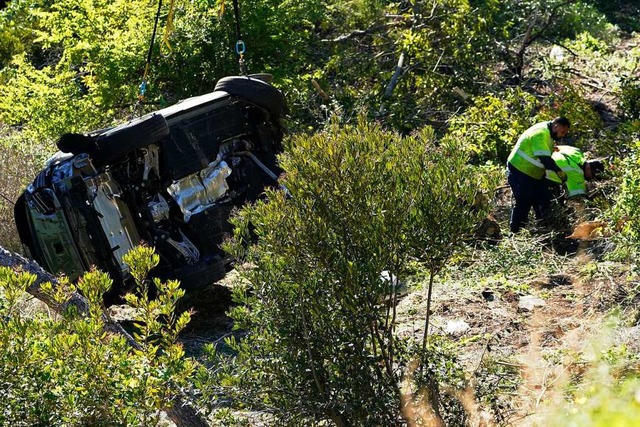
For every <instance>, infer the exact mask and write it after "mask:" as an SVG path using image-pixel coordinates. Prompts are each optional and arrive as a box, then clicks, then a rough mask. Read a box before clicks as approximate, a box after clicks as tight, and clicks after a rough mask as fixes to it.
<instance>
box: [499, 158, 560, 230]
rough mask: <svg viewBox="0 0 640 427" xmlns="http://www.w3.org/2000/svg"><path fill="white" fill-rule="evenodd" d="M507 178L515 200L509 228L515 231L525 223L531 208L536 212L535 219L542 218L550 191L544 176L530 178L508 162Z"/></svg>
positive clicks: (549, 198)
mask: <svg viewBox="0 0 640 427" xmlns="http://www.w3.org/2000/svg"><path fill="white" fill-rule="evenodd" d="M507 180H508V181H509V185H510V186H511V191H512V192H513V197H514V199H515V201H516V202H515V205H514V206H513V210H512V211H511V221H510V222H509V228H510V229H511V231H512V232H514V233H517V232H518V231H520V229H521V228H522V227H523V226H524V225H525V224H526V223H527V218H528V216H529V211H530V210H531V208H533V211H534V212H535V214H536V219H538V220H542V219H544V217H545V214H546V213H547V212H548V210H549V206H550V205H551V191H549V186H548V184H547V181H546V180H545V179H544V178H542V179H535V178H532V177H530V176H529V175H526V174H524V173H522V172H520V171H519V170H517V169H516V168H514V167H513V166H511V165H510V164H509V165H508V167H507Z"/></svg>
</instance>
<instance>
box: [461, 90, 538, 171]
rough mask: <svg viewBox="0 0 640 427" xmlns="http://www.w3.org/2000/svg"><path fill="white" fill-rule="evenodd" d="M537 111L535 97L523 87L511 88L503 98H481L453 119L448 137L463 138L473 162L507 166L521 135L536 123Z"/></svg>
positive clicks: (474, 100) (491, 96)
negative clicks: (532, 118) (534, 119)
mask: <svg viewBox="0 0 640 427" xmlns="http://www.w3.org/2000/svg"><path fill="white" fill-rule="evenodd" d="M537 108H538V102H537V100H536V98H535V97H534V96H533V95H531V94H528V93H526V92H524V91H523V90H521V89H520V88H514V89H508V90H507V91H506V92H505V93H504V96H503V97H500V96H497V95H486V96H479V97H476V98H474V99H473V105H471V106H470V107H469V108H468V109H467V110H466V111H465V112H464V113H463V114H461V115H460V116H457V117H454V118H453V119H452V120H451V122H450V126H449V137H452V138H455V139H464V141H465V149H466V150H467V151H468V152H469V153H470V155H471V156H472V159H473V161H474V163H484V162H487V161H491V162H494V163H499V164H505V163H506V161H507V157H508V156H509V153H510V152H511V149H512V148H513V146H514V144H515V142H516V140H517V139H518V137H519V136H520V134H521V133H522V132H523V131H524V130H525V129H527V128H528V127H529V126H531V125H532V124H533V122H532V120H531V117H532V116H533V115H534V114H535V113H536V111H537Z"/></svg>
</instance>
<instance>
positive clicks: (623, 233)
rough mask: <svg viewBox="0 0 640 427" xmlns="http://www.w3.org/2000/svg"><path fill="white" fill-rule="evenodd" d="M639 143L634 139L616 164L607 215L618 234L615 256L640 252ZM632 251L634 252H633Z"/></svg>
mask: <svg viewBox="0 0 640 427" xmlns="http://www.w3.org/2000/svg"><path fill="white" fill-rule="evenodd" d="M638 167H640V140H638V139H636V140H635V141H634V143H633V145H632V146H631V151H630V152H629V153H628V155H627V156H626V157H625V158H623V159H620V160H619V161H618V162H616V164H615V172H616V174H617V175H618V176H617V180H618V191H617V192H616V194H615V196H614V200H615V204H614V205H613V207H612V208H611V209H610V210H609V211H608V212H607V216H608V217H609V218H610V220H611V223H612V226H613V228H614V229H615V230H616V231H618V232H617V233H615V234H614V236H613V237H614V240H615V241H617V242H618V244H619V247H618V251H617V255H618V256H620V255H623V254H624V253H625V251H626V250H628V249H632V251H631V252H630V253H629V254H630V255H632V254H633V253H634V252H636V251H637V249H638V248H640V212H639V210H638V206H639V205H640V175H639V174H638ZM633 249H635V250H636V251H634V250H633Z"/></svg>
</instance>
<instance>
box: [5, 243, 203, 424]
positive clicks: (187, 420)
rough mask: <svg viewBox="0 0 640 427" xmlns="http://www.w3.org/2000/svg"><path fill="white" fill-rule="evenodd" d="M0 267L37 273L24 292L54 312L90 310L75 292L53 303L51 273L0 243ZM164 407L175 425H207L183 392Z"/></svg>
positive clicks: (107, 325) (110, 326)
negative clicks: (49, 291) (48, 284)
mask: <svg viewBox="0 0 640 427" xmlns="http://www.w3.org/2000/svg"><path fill="white" fill-rule="evenodd" d="M0 267H11V268H22V270H23V271H27V272H29V273H31V274H34V275H35V276H36V280H35V281H34V282H33V284H32V285H31V286H29V288H28V289H27V292H28V293H29V294H31V295H33V296H34V297H36V298H38V299H39V300H40V301H42V302H44V303H45V304H47V305H48V306H49V307H50V308H51V309H52V310H54V311H55V312H57V313H62V312H64V311H65V310H66V309H67V308H68V307H70V306H74V307H76V308H77V309H78V313H79V314H88V313H89V302H88V301H87V299H86V298H85V297H84V296H82V295H80V294H79V293H77V292H74V293H73V294H71V297H70V298H69V299H68V300H67V301H66V302H64V303H63V304H58V303H56V302H55V301H53V300H52V299H51V298H50V297H49V296H48V295H47V294H46V293H44V292H43V291H42V284H43V283H46V282H51V283H53V284H55V283H57V281H58V280H57V279H56V278H55V277H54V276H53V275H52V274H50V273H48V272H47V271H45V270H44V269H42V267H40V266H39V265H38V264H37V263H36V262H35V261H30V260H27V259H26V258H24V257H22V256H21V255H18V254H16V253H13V252H10V251H8V250H6V249H5V248H3V247H2V246H0ZM103 321H104V329H105V331H108V332H110V333H114V334H119V335H122V336H123V337H124V338H125V339H126V340H127V342H128V343H129V345H130V346H132V347H133V348H137V349H140V348H142V347H141V346H140V344H138V343H137V342H136V341H135V340H134V339H133V337H132V336H131V335H130V334H129V333H128V332H127V331H125V330H124V329H123V328H122V326H121V325H120V324H119V323H117V322H114V321H112V320H110V319H108V318H107V317H106V316H104V315H103ZM165 411H166V413H167V415H168V417H169V419H171V421H173V422H174V423H175V424H176V425H177V426H178V427H208V426H209V424H208V423H207V422H206V421H205V420H204V418H202V416H201V415H200V414H199V413H198V412H197V411H196V409H195V408H193V407H192V406H190V405H188V404H185V403H184V402H183V400H182V396H174V399H173V405H172V406H171V408H168V409H166V410H165Z"/></svg>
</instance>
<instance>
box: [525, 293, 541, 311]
mask: <svg viewBox="0 0 640 427" xmlns="http://www.w3.org/2000/svg"><path fill="white" fill-rule="evenodd" d="M545 304H546V303H545V302H544V300H543V299H542V298H539V297H536V296H534V295H524V296H521V297H520V299H519V300H518V310H519V311H533V309H534V308H535V307H543V306H544V305H545Z"/></svg>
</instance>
